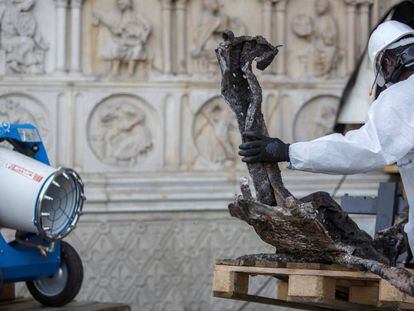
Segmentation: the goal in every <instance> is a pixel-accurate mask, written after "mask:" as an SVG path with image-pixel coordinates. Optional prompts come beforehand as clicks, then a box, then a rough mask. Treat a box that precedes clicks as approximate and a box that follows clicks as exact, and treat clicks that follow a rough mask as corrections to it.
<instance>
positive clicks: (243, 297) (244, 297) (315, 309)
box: [214, 292, 337, 311]
mask: <svg viewBox="0 0 414 311" xmlns="http://www.w3.org/2000/svg"><path fill="white" fill-rule="evenodd" d="M214 297H218V298H226V299H234V300H242V301H251V302H255V303H261V304H267V305H273V306H280V307H287V308H295V309H301V310H311V311H327V310H337V309H335V308H329V307H323V308H321V307H318V306H313V305H308V304H304V303H296V302H287V301H284V300H279V299H273V298H268V297H261V296H253V295H248V294H232V295H230V294H228V293H224V292H214Z"/></svg>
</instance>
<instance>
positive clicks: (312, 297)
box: [287, 275, 335, 304]
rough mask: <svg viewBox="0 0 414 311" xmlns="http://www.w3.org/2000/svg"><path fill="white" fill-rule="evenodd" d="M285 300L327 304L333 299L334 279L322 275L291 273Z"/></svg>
mask: <svg viewBox="0 0 414 311" xmlns="http://www.w3.org/2000/svg"><path fill="white" fill-rule="evenodd" d="M287 300H288V301H295V302H318V303H324V304H329V303H331V302H333V301H334V300H335V279H334V278H329V277H324V276H309V275H291V276H289V283H288V297H287Z"/></svg>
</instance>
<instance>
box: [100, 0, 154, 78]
mask: <svg viewBox="0 0 414 311" xmlns="http://www.w3.org/2000/svg"><path fill="white" fill-rule="evenodd" d="M116 6H117V8H118V10H119V13H120V14H119V15H118V16H117V17H114V16H104V15H102V14H100V13H94V26H99V25H103V26H104V27H106V28H107V29H108V30H109V31H110V32H111V34H112V36H113V40H112V42H111V43H110V44H109V47H108V48H107V49H105V50H104V51H102V53H101V56H102V58H103V59H105V60H108V61H110V62H111V71H112V74H113V75H116V74H118V73H119V72H120V66H121V64H122V63H127V64H128V74H129V75H131V76H132V75H133V74H134V73H135V67H136V65H137V63H138V62H139V61H146V60H148V53H147V51H146V45H147V42H148V38H149V36H150V34H151V31H152V26H151V25H150V24H149V22H148V21H147V20H146V19H145V18H144V17H143V16H142V15H141V14H139V13H137V12H136V11H135V10H134V9H133V6H132V0H116Z"/></svg>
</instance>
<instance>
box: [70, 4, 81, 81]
mask: <svg viewBox="0 0 414 311" xmlns="http://www.w3.org/2000/svg"><path fill="white" fill-rule="evenodd" d="M81 7H82V0H71V6H70V9H71V14H70V15H71V42H70V43H71V50H70V52H71V53H70V72H71V73H75V74H77V73H80V72H81Z"/></svg>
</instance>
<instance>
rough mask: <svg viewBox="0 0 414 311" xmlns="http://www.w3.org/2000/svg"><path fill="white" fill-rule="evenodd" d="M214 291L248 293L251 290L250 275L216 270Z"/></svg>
mask: <svg viewBox="0 0 414 311" xmlns="http://www.w3.org/2000/svg"><path fill="white" fill-rule="evenodd" d="M213 291H214V292H225V293H239V294H247V293H248V291H249V275H248V274H244V273H236V272H231V271H217V270H215V271H214V278H213Z"/></svg>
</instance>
